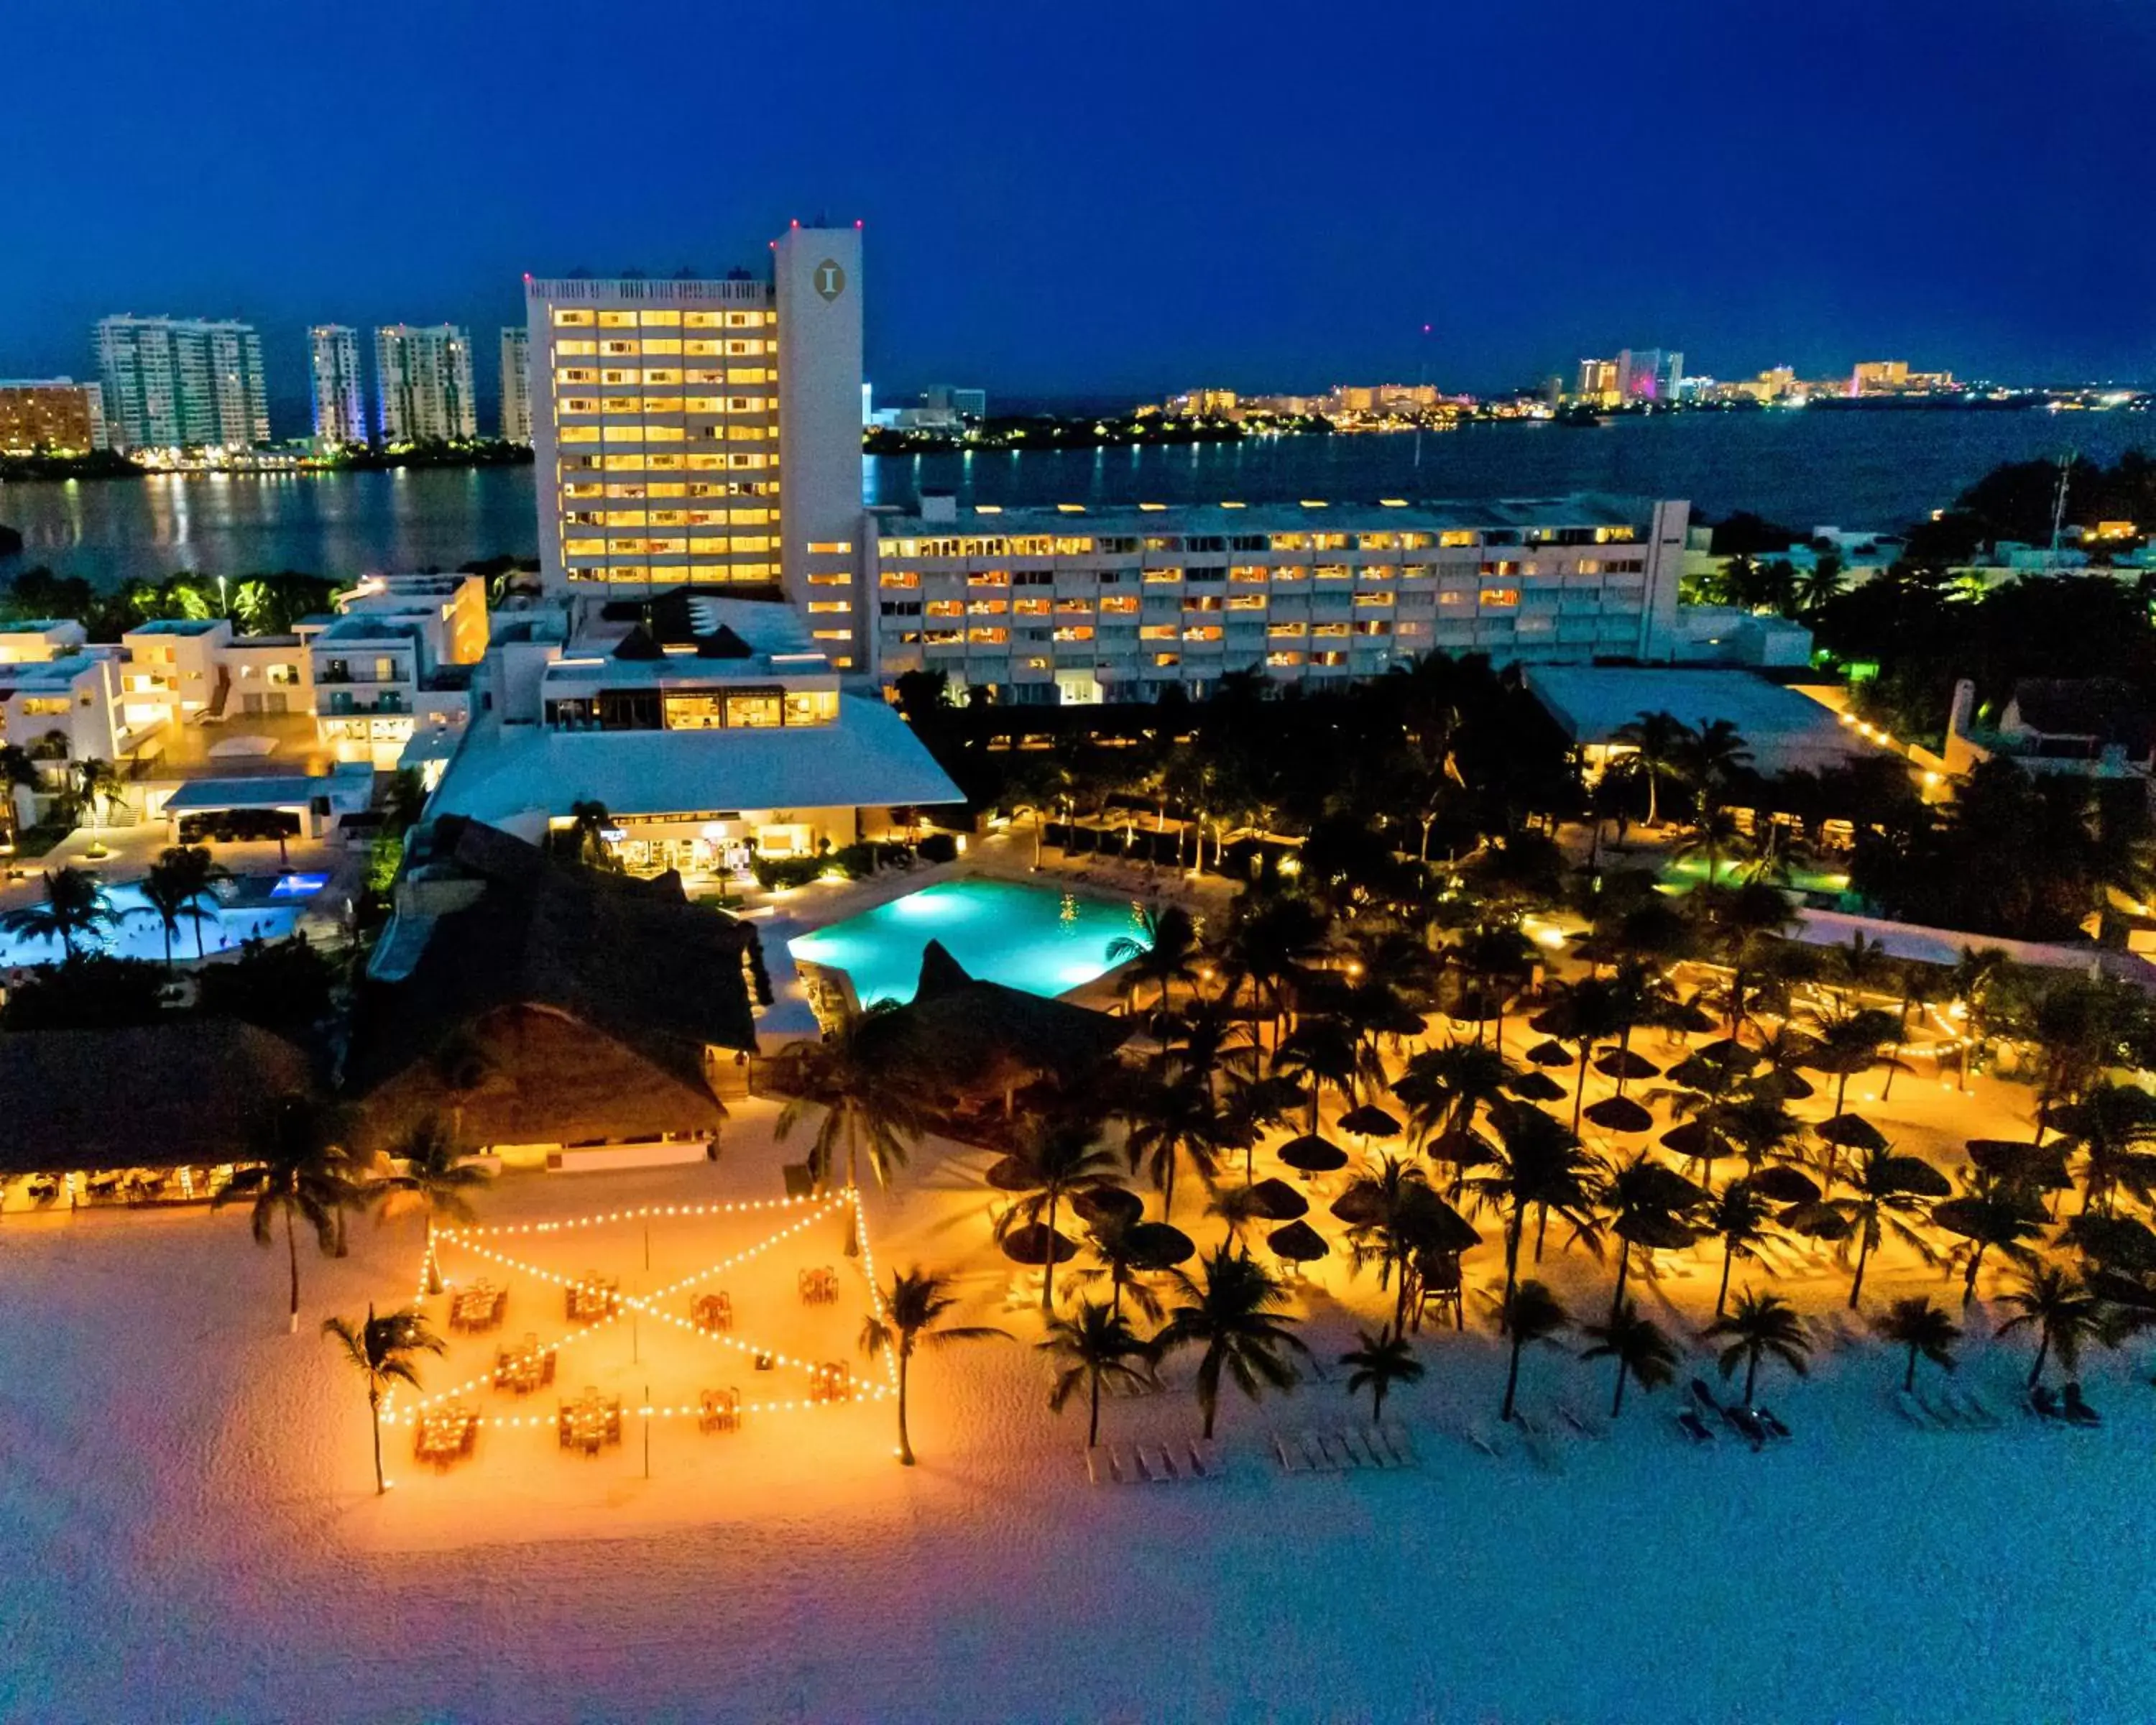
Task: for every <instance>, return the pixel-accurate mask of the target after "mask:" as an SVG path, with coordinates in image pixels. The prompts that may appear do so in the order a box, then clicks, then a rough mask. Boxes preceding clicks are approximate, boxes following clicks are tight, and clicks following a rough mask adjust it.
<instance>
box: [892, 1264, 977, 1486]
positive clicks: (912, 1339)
mask: <svg viewBox="0 0 2156 1725" xmlns="http://www.w3.org/2000/svg"><path fill="white" fill-rule="evenodd" d="M957 1303H958V1301H957V1296H956V1295H954V1294H953V1293H952V1291H951V1281H950V1278H949V1277H948V1276H940V1275H937V1274H936V1273H935V1272H934V1271H927V1270H923V1269H922V1268H921V1266H919V1265H917V1264H916V1265H915V1266H913V1268H912V1269H911V1270H906V1271H897V1270H894V1271H891V1291H889V1292H888V1293H886V1294H885V1296H883V1299H882V1301H880V1305H881V1307H882V1309H881V1310H880V1312H871V1313H870V1315H869V1319H868V1322H865V1324H863V1325H862V1326H861V1352H862V1353H865V1354H866V1355H868V1357H869V1358H870V1359H875V1358H880V1356H881V1355H882V1353H883V1352H884V1350H885V1349H886V1348H896V1350H897V1353H898V1459H899V1462H900V1464H901V1466H906V1467H911V1466H913V1440H912V1439H911V1437H909V1436H908V1435H906V1368H907V1367H908V1366H909V1365H910V1364H911V1363H912V1360H913V1354H914V1350H915V1349H916V1348H942V1347H947V1346H948V1345H949V1344H950V1343H953V1342H985V1341H988V1339H989V1338H990V1337H1000V1338H1001V1339H1002V1340H1004V1341H1006V1342H1008V1341H1009V1340H1010V1339H1011V1337H1010V1332H1009V1331H1008V1330H999V1329H997V1328H996V1327H994V1326H993V1325H990V1324H971V1325H949V1326H943V1327H938V1324H937V1320H938V1319H939V1318H941V1317H942V1316H943V1315H944V1313H946V1312H948V1311H950V1310H951V1308H952V1307H954V1306H956V1305H957Z"/></svg>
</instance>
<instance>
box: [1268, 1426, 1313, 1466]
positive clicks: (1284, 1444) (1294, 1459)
mask: <svg viewBox="0 0 2156 1725" xmlns="http://www.w3.org/2000/svg"><path fill="white" fill-rule="evenodd" d="M1273 1454H1274V1455H1277V1456H1279V1457H1280V1465H1281V1472H1282V1473H1308V1472H1309V1471H1311V1467H1310V1458H1309V1457H1307V1456H1306V1455H1304V1454H1303V1453H1302V1446H1301V1445H1300V1444H1291V1443H1290V1442H1289V1441H1288V1440H1286V1438H1284V1437H1282V1436H1281V1435H1280V1433H1278V1432H1275V1433H1274V1434H1273Z"/></svg>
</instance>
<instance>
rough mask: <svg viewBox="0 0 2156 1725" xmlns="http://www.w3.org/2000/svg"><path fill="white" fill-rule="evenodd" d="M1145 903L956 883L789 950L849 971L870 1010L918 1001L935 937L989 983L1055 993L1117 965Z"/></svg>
mask: <svg viewBox="0 0 2156 1725" xmlns="http://www.w3.org/2000/svg"><path fill="white" fill-rule="evenodd" d="M1138 908H1139V907H1138V906H1137V905H1136V904H1134V903H1132V901H1128V900H1124V901H1120V902H1118V901H1112V900H1104V899H1097V898H1081V897H1080V896H1078V895H1077V894H1075V893H1070V892H1059V891H1056V890H1055V888H1053V887H1048V886H1014V885H1011V884H1009V883H1008V882H1005V881H1001V880H947V881H944V882H942V883H941V884H940V885H937V886H929V887H924V888H923V889H922V890H921V891H919V892H911V893H908V894H907V895H906V896H905V897H904V898H901V899H894V900H892V901H891V902H890V903H889V904H887V905H879V906H876V908H875V910H873V911H864V912H863V913H862V914H861V915H860V916H850V917H848V918H847V919H846V920H845V921H844V922H834V923H833V924H832V925H831V926H830V927H828V928H818V929H813V930H811V931H810V932H808V933H807V934H798V935H796V936H794V937H793V939H792V940H790V941H788V942H787V943H786V947H787V950H788V952H791V953H792V954H793V956H794V957H795V958H796V959H801V960H806V961H807V962H808V963H811V964H826V965H829V966H830V967H831V968H834V969H835V970H843V971H844V972H845V973H846V974H847V976H848V977H850V978H852V980H853V984H854V993H855V995H856V997H858V998H859V999H860V1003H861V1004H862V1005H863V1006H867V1005H869V1004H870V1003H871V1002H873V1001H877V1000H898V1001H906V1000H911V999H912V998H913V987H914V984H915V983H916V982H917V981H919V980H920V977H921V950H922V948H924V947H927V944H928V942H931V941H932V940H933V941H941V942H942V943H943V945H944V947H945V949H946V950H947V952H949V953H950V954H951V956H952V957H954V958H956V959H957V961H958V962H959V963H961V964H962V965H964V966H965V967H966V968H967V970H968V971H969V972H970V973H972V974H973V975H974V976H977V977H978V978H981V979H982V980H983V982H991V983H1004V984H1005V985H1006V986H1008V987H1010V988H1023V989H1024V990H1025V991H1026V993H1029V994H1047V995H1055V994H1061V993H1065V992H1066V991H1068V990H1070V989H1072V988H1078V987H1080V986H1081V985H1082V984H1084V983H1090V982H1091V981H1092V980H1093V978H1096V977H1097V976H1100V975H1101V974H1102V973H1104V972H1106V971H1108V970H1111V969H1112V968H1114V967H1115V961H1114V960H1112V959H1111V958H1110V957H1108V947H1109V946H1110V945H1111V943H1112V942H1115V941H1116V940H1117V939H1120V938H1121V937H1123V936H1125V935H1131V934H1136V933H1137V932H1138V927H1139V922H1138Z"/></svg>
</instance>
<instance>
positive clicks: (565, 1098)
mask: <svg viewBox="0 0 2156 1725" xmlns="http://www.w3.org/2000/svg"><path fill="white" fill-rule="evenodd" d="M753 939H754V935H753V933H752V931H750V930H748V929H747V928H746V927H744V926H743V925H742V924H741V923H738V922H735V921H734V920H733V919H732V918H731V917H729V916H725V915H724V914H722V913H721V912H720V911H716V910H712V909H711V908H709V907H707V906H701V905H697V904H694V903H691V902H690V900H689V899H688V897H687V896H686V895H685V893H684V892H683V891H682V888H681V883H680V877H679V876H678V875H673V874H671V873H669V874H666V875H660V876H659V877H658V878H656V879H654V880H639V879H637V878H635V877H634V876H630V875H618V874H610V873H604V872H601V871H598V870H591V869H587V868H583V867H579V866H577V865H572V864H568V863H565V862H562V861H560V860H556V859H554V858H552V857H550V856H548V855H546V854H545V853H544V852H543V851H542V850H540V849H539V848H538V847H537V846H536V845H530V844H526V842H525V841H524V840H522V839H518V838H515V837H512V836H511V834H507V833H504V832H500V831H498V830H496V829H494V828H492V827H489V826H486V825H484V824H481V823H480V822H478V821H475V820H470V819H465V818H464V817H462V816H459V815H444V816H443V817H441V818H439V819H437V820H435V821H434V822H433V823H431V824H429V826H427V827H425V828H423V829H419V830H418V832H416V833H415V834H414V842H413V850H412V852H411V855H410V859H409V862H408V867H407V869H406V871H405V875H404V878H403V880H402V882H401V883H400V884H399V886H398V899H397V909H396V914H395V916H394V917H393V921H392V922H391V924H390V926H389V927H388V929H387V930H386V931H385V932H384V934H383V936H382V941H381V942H380V943H379V945H378V946H377V948H376V951H375V955H374V958H373V961H372V963H371V964H370V965H369V967H368V972H367V980H366V981H365V983H363V984H362V988H361V989H360V991H359V998H358V1000H357V1004H356V1006H355V1010H354V1017H353V1025H352V1046H351V1051H350V1054H349V1055H348V1057H347V1060H346V1077H345V1088H346V1091H347V1092H348V1093H349V1094H350V1095H351V1096H352V1097H353V1099H354V1100H355V1101H357V1102H358V1104H359V1105H360V1112H361V1118H362V1127H361V1131H362V1136H363V1139H364V1141H365V1142H366V1143H367V1147H369V1148H379V1147H384V1146H386V1145H388V1144H390V1143H393V1142H395V1140H396V1139H397V1138H398V1137H400V1136H401V1135H402V1134H403V1132H406V1131H408V1130H409V1129H410V1127H412V1126H413V1125H414V1124H416V1123H417V1122H419V1121H420V1120H422V1119H424V1118H426V1117H429V1116H432V1117H436V1118H439V1120H441V1121H442V1122H445V1123H446V1124H447V1125H448V1126H449V1128H450V1130H451V1131H452V1132H454V1135H455V1137H456V1138H457V1141H458V1142H459V1144H460V1145H461V1146H462V1147H465V1148H466V1149H468V1150H471V1151H475V1152H478V1151H486V1152H491V1153H495V1154H497V1155H500V1156H501V1157H502V1158H504V1159H505V1160H506V1161H508V1162H511V1163H532V1164H537V1163H549V1162H551V1163H552V1164H553V1165H555V1166H575V1165H577V1163H579V1162H580V1161H583V1160H585V1159H587V1155H588V1153H598V1152H608V1153H611V1155H610V1158H609V1159H613V1160H627V1159H629V1157H630V1156H631V1155H632V1154H633V1155H634V1156H635V1157H636V1158H638V1159H640V1160H668V1159H675V1158H681V1159H686V1158H690V1157H694V1156H698V1155H702V1154H704V1153H706V1151H707V1149H708V1148H709V1147H711V1146H712V1145H713V1144H715V1143H716V1138H717V1135H718V1132H719V1128H720V1124H721V1122H722V1121H723V1120H724V1119H725V1117H726V1106H725V1104H724V1102H723V1101H721V1096H723V1095H725V1094H726V1093H728V1092H731V1093H734V1094H739V1093H740V1092H741V1091H742V1089H744V1088H745V1086H746V1080H747V1067H746V1059H747V1055H751V1054H752V1053H753V1052H754V1051H755V1049H756V1026H755V1014H754V1009H753V1008H752V1004H751V1000H750V983H749V977H748V969H747V945H748V942H750V941H752V940H753Z"/></svg>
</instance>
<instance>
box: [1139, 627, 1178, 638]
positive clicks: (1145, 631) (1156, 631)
mask: <svg viewBox="0 0 2156 1725" xmlns="http://www.w3.org/2000/svg"><path fill="white" fill-rule="evenodd" d="M1175 633H1176V631H1175V625H1174V624H1172V623H1148V624H1143V625H1142V626H1141V627H1140V628H1139V629H1138V639H1140V640H1142V641H1172V640H1173V639H1175Z"/></svg>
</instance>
